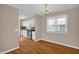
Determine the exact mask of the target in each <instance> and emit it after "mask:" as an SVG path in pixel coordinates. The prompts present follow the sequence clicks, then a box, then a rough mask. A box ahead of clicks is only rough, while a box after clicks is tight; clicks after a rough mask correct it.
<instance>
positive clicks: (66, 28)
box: [47, 14, 68, 34]
mask: <svg viewBox="0 0 79 59" xmlns="http://www.w3.org/2000/svg"><path fill="white" fill-rule="evenodd" d="M60 17H65V18H66V27H65V32H57V31H48V23H47V32H48V33H64V34H67V31H68V25H67V24H68V22H67V21H68V20H67V14H64V15H58V16H54V17H52V16H51V17H48V19H49V18H54V19H57V18H60ZM48 19H47V21H48ZM56 21H57V20H56Z"/></svg>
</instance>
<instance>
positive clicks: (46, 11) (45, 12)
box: [41, 4, 49, 16]
mask: <svg viewBox="0 0 79 59" xmlns="http://www.w3.org/2000/svg"><path fill="white" fill-rule="evenodd" d="M41 13H42V14H43V15H44V16H47V15H48V14H49V10H48V5H47V4H45V5H44V8H43V9H42V11H41Z"/></svg>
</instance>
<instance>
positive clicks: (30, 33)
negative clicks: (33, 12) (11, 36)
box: [20, 19, 35, 40]
mask: <svg viewBox="0 0 79 59" xmlns="http://www.w3.org/2000/svg"><path fill="white" fill-rule="evenodd" d="M20 36H21V37H26V38H30V39H31V40H35V19H22V20H20Z"/></svg>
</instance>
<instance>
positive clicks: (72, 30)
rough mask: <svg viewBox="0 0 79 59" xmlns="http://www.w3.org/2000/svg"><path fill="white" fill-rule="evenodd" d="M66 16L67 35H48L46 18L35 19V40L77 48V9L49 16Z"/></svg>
mask: <svg viewBox="0 0 79 59" xmlns="http://www.w3.org/2000/svg"><path fill="white" fill-rule="evenodd" d="M64 14H67V21H68V22H67V23H68V24H67V25H68V26H67V27H68V29H67V30H68V31H67V34H64V33H48V32H47V26H46V25H47V22H46V17H43V16H41V17H40V16H39V17H38V18H37V22H36V23H37V30H36V31H37V34H36V35H37V37H38V38H37V39H46V40H49V41H55V42H59V43H62V44H67V45H71V46H75V47H79V8H75V9H70V10H65V11H60V12H56V13H54V14H50V15H51V16H57V15H64Z"/></svg>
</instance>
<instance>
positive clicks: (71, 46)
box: [36, 39, 79, 49]
mask: <svg viewBox="0 0 79 59" xmlns="http://www.w3.org/2000/svg"><path fill="white" fill-rule="evenodd" d="M39 40H44V41H48V42H51V43H56V44H60V45H63V46H67V47H71V48H74V49H79V47H76V46H71V45H68V44H64V43H60V42H56V41H51V40H46V39H38V40H36V41H39Z"/></svg>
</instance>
